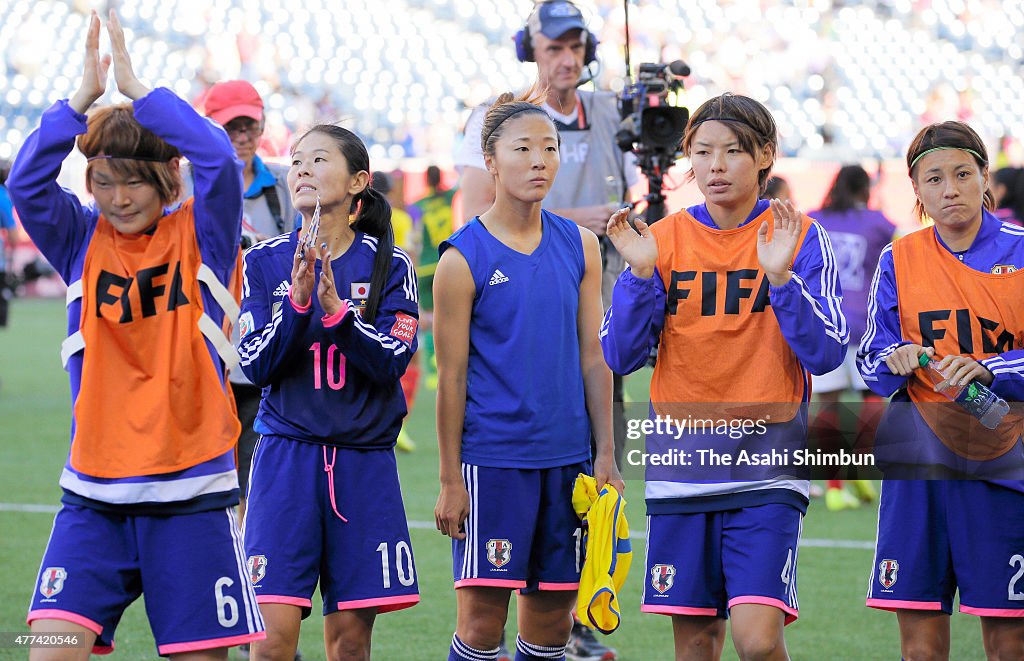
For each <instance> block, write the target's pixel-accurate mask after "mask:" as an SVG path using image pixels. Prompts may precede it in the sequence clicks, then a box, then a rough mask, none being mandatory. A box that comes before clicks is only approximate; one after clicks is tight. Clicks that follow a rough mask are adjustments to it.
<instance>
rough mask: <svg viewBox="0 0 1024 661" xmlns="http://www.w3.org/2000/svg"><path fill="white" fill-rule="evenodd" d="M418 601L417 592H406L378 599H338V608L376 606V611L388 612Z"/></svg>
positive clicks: (407, 606) (412, 604)
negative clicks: (398, 595)
mask: <svg viewBox="0 0 1024 661" xmlns="http://www.w3.org/2000/svg"><path fill="white" fill-rule="evenodd" d="M419 602H420V596H419V595H418V594H407V595H404V596H400V597H381V598H380V599H356V600H355V601H339V602H338V610H342V611H343V610H352V609H355V608H371V607H373V606H376V607H377V612H378V613H390V612H391V611H398V610H402V609H403V608H409V607H410V606H415V605H416V604H418V603H419Z"/></svg>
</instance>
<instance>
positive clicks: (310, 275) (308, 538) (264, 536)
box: [239, 124, 419, 661]
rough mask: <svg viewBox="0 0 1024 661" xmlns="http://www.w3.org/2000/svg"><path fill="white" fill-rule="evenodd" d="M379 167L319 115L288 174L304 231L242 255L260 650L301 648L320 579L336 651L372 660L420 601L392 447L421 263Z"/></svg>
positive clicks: (291, 652) (283, 652)
mask: <svg viewBox="0 0 1024 661" xmlns="http://www.w3.org/2000/svg"><path fill="white" fill-rule="evenodd" d="M369 171H370V159H369V156H368V154H367V152H366V147H365V145H363V142H362V141H361V140H360V139H359V137H358V136H356V135H355V134H354V133H352V132H351V131H348V130H346V129H343V128H340V127H338V126H332V125H324V124H321V125H318V126H314V127H313V128H312V129H310V130H309V131H308V132H307V133H306V134H305V135H303V136H302V137H301V138H300V139H299V140H298V142H296V143H295V146H294V147H293V149H292V165H291V169H290V170H289V172H288V187H289V189H290V190H291V195H292V203H293V204H294V206H295V208H296V209H297V210H298V211H299V213H301V214H302V228H301V231H295V232H291V233H289V234H285V235H282V236H280V237H277V238H275V239H271V240H268V241H264V242H263V243H259V244H257V245H255V246H253V247H252V248H251V249H249V250H248V251H247V252H246V255H245V276H244V282H243V296H244V300H243V302H242V316H241V320H240V322H239V324H240V326H241V336H242V339H241V342H240V345H239V354H240V355H241V357H242V361H241V364H242V369H243V370H244V371H245V374H246V376H248V377H249V379H251V380H252V382H253V383H254V384H256V385H257V386H259V387H261V388H263V389H264V396H263V401H262V403H261V404H260V412H259V414H258V416H257V418H256V430H257V431H258V432H259V433H260V434H262V437H261V438H260V441H259V444H258V445H257V447H256V452H255V454H254V455H253V463H252V472H251V477H250V483H249V501H248V505H249V506H248V513H247V514H246V522H245V548H246V552H247V553H248V556H249V570H250V574H251V577H252V581H253V584H254V586H255V589H256V595H257V597H256V599H257V601H258V602H259V603H260V608H261V609H262V611H263V615H264V618H265V619H266V623H267V640H266V641H265V642H262V643H256V644H254V645H253V646H252V654H253V658H255V659H288V660H289V661H290V660H291V659H292V658H293V657H294V656H295V649H296V646H297V644H298V637H299V624H300V621H301V619H302V618H304V617H306V616H307V615H309V612H310V609H311V608H312V602H311V600H310V598H311V597H312V596H313V591H314V590H315V589H316V587H317V581H318V580H319V582H320V593H321V595H323V601H324V606H323V610H324V615H325V618H324V627H325V631H324V642H325V646H326V649H327V657H328V658H329V659H332V660H339V659H346V660H348V659H369V658H370V635H371V632H372V628H373V621H374V618H375V617H376V615H377V613H384V612H388V611H393V610H399V609H402V608H407V607H409V606H412V605H413V604H415V603H416V602H418V601H419V594H418V590H417V587H416V572H415V568H414V565H413V557H412V547H411V545H410V543H409V530H408V525H407V524H406V519H405V509H404V506H403V504H402V492H401V489H400V487H399V484H398V468H397V465H396V463H395V454H394V446H395V439H396V438H397V437H398V431H399V429H400V428H401V426H402V418H403V417H404V416H405V412H406V411H405V401H404V399H403V396H402V389H401V386H400V383H399V379H400V378H401V376H402V373H403V372H404V371H405V369H406V367H407V366H408V364H409V359H410V358H411V357H412V354H413V352H414V351H415V350H416V325H417V302H416V300H417V297H416V273H415V271H414V269H413V266H412V262H411V261H410V259H409V256H408V255H406V254H405V253H404V252H403V251H402V250H401V249H400V248H396V247H395V246H394V238H393V235H392V233H391V207H390V206H389V205H388V202H387V200H386V199H385V198H384V197H383V195H381V194H380V193H378V192H377V191H375V190H373V189H372V188H371V187H370V186H369V183H370V172H369ZM352 214H354V215H355V222H354V223H351V224H350V222H349V218H350V216H351V215H352Z"/></svg>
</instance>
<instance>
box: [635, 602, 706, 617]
mask: <svg viewBox="0 0 1024 661" xmlns="http://www.w3.org/2000/svg"><path fill="white" fill-rule="evenodd" d="M640 612H641V613H657V614H658V615H701V616H707V617H718V609H717V608H694V607H692V606H659V605H658V604H642V605H641V606H640Z"/></svg>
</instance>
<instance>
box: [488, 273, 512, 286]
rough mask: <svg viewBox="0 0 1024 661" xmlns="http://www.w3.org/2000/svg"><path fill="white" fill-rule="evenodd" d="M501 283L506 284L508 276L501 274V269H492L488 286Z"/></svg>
mask: <svg viewBox="0 0 1024 661" xmlns="http://www.w3.org/2000/svg"><path fill="white" fill-rule="evenodd" d="M503 282H508V276H507V275H505V274H504V273H502V272H501V269H494V274H493V275H491V281H490V282H489V283H488V284H490V285H500V284H501V283H503Z"/></svg>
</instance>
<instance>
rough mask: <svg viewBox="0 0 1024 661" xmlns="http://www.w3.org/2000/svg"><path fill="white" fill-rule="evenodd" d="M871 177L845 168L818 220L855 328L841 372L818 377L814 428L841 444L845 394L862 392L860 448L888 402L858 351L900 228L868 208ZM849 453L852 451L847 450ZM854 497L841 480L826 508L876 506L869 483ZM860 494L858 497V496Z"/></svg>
mask: <svg viewBox="0 0 1024 661" xmlns="http://www.w3.org/2000/svg"><path fill="white" fill-rule="evenodd" d="M870 198H871V176H870V175H869V174H868V173H867V171H866V170H865V169H864V168H862V167H861V166H860V165H844V166H843V167H842V168H840V169H839V172H838V174H836V178H835V180H833V182H832V186H831V188H830V189H829V191H828V194H827V195H826V196H825V200H824V201H823V202H822V207H821V210H819V211H812V212H811V213H810V214H809V215H810V216H811V217H812V218H814V219H815V220H816V221H817V222H818V224H819V225H821V226H822V228H824V229H825V231H826V232H827V233H828V238H829V241H831V243H832V251H833V253H834V254H835V258H836V265H837V266H838V269H839V283H840V285H841V286H842V289H843V314H844V315H845V316H846V321H847V323H848V324H849V326H850V346H849V348H848V349H847V354H846V360H845V361H844V363H843V364H842V365H840V366H839V367H838V368H837V369H835V370H833V371H832V372H829V373H828V374H825V375H823V376H816V377H814V384H813V385H814V393H815V395H816V396H817V399H818V401H819V403H820V408H819V410H818V414H817V416H816V417H815V420H814V421H813V423H812V426H813V427H814V429H815V431H816V435H817V436H818V438H829V437H831V438H839V430H840V420H839V403H840V401H841V395H842V393H843V392H844V391H858V392H860V399H862V400H863V404H862V405H861V407H860V409H859V413H858V420H857V440H856V443H857V447H858V448H870V447H872V445H873V443H874V430H875V427H876V426H877V424H878V419H879V418H880V416H881V409H882V407H883V400H882V398H881V397H879V396H878V395H875V394H874V393H872V392H871V391H870V390H868V387H867V386H866V385H865V384H864V380H863V379H862V378H861V376H860V373H859V372H858V370H857V363H856V356H857V346H858V345H859V343H860V338H861V336H862V335H863V334H864V331H865V328H866V326H867V304H868V290H869V289H870V285H871V276H872V275H873V274H874V272H875V265H877V264H878V256H879V255H880V254H881V252H882V250H883V249H884V248H885V246H887V245H888V244H889V243H890V242H891V241H892V240H893V235H894V234H895V233H896V228H895V226H893V224H892V223H891V222H890V221H889V219H888V218H886V217H885V215H884V214H882V212H881V211H875V210H873V209H869V208H868V200H869V199H870ZM846 449H850V448H846ZM850 486H851V488H852V489H853V491H854V493H850V492H848V491H845V490H844V488H843V483H842V480H835V479H833V480H829V481H828V484H827V488H826V491H825V505H826V506H827V507H828V509H830V510H841V509H846V508H852V507H858V506H859V505H860V503H861V502H862V501H863V502H870V501H871V500H874V498H875V496H876V494H875V491H874V487H873V486H872V485H871V483H870V482H869V481H867V480H851V481H850ZM854 494H856V495H854Z"/></svg>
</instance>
